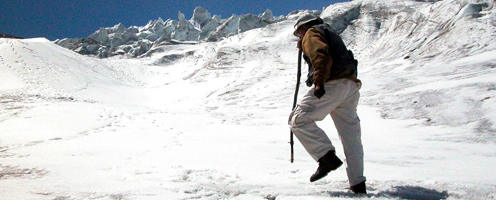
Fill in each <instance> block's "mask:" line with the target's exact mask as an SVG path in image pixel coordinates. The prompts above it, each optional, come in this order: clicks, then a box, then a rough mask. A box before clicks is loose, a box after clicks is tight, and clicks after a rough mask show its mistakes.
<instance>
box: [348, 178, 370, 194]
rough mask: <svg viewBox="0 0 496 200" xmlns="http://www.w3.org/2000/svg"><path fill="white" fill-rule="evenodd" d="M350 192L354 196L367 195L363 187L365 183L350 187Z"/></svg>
mask: <svg viewBox="0 0 496 200" xmlns="http://www.w3.org/2000/svg"><path fill="white" fill-rule="evenodd" d="M350 189H351V191H353V193H355V194H367V188H366V187H365V181H362V182H361V183H359V184H356V185H354V186H351V187H350Z"/></svg>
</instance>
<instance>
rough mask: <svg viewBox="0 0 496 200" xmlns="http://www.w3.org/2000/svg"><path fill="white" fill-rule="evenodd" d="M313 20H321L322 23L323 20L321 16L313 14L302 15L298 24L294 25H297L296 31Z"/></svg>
mask: <svg viewBox="0 0 496 200" xmlns="http://www.w3.org/2000/svg"><path fill="white" fill-rule="evenodd" d="M313 21H320V22H321V23H322V22H323V20H322V19H321V18H320V17H318V16H315V15H312V14H306V15H303V16H301V17H300V18H299V19H298V21H296V24H295V25H294V27H295V31H294V32H296V31H298V29H299V28H300V27H301V26H303V25H305V24H308V23H310V22H313Z"/></svg>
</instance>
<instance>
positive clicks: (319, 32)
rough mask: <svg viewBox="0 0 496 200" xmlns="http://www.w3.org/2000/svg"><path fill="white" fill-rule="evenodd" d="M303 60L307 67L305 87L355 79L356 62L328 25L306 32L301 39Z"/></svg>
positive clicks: (316, 26)
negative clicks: (331, 81)
mask: <svg viewBox="0 0 496 200" xmlns="http://www.w3.org/2000/svg"><path fill="white" fill-rule="evenodd" d="M302 49H303V53H304V59H305V61H306V62H307V63H308V65H309V75H308V78H309V79H308V80H307V85H309V86H311V84H312V83H313V84H316V85H323V84H324V83H325V82H327V81H330V80H336V79H342V78H347V79H351V80H354V81H358V79H357V61H356V60H355V59H354V57H353V53H352V52H351V51H349V50H348V49H347V48H346V46H345V45H344V42H343V40H342V39H341V37H340V36H339V35H337V34H336V33H334V32H332V31H331V29H330V27H329V25H327V24H319V25H315V26H312V27H311V28H309V29H308V30H307V32H306V33H305V35H304V36H303V39H302Z"/></svg>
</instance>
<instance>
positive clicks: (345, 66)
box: [303, 23, 358, 87]
mask: <svg viewBox="0 0 496 200" xmlns="http://www.w3.org/2000/svg"><path fill="white" fill-rule="evenodd" d="M312 28H315V29H316V30H317V31H319V32H320V33H322V35H324V38H325V39H326V41H325V42H326V43H327V45H328V46H329V47H330V48H329V49H328V54H329V55H330V56H331V58H332V60H333V63H332V66H331V78H330V79H339V78H350V77H355V78H356V77H357V76H358V70H357V66H358V61H357V60H356V59H355V57H354V56H353V52H352V51H350V50H348V49H347V48H346V46H345V44H344V42H343V39H341V37H340V36H339V35H338V34H336V33H335V32H334V31H332V29H331V27H330V26H329V25H328V24H325V23H323V24H317V25H314V26H312ZM303 58H304V59H305V61H306V62H307V63H308V64H309V66H308V75H307V80H306V81H305V82H306V84H307V86H308V87H311V86H312V84H313V72H314V69H313V67H311V66H310V60H309V58H308V57H307V56H304V57H303Z"/></svg>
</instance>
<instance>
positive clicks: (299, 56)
mask: <svg viewBox="0 0 496 200" xmlns="http://www.w3.org/2000/svg"><path fill="white" fill-rule="evenodd" d="M301 54H302V51H301V48H300V49H299V50H298V72H297V73H296V89H295V93H294V99H293V109H292V111H294V109H295V107H296V101H297V99H298V90H300V77H301ZM293 117H294V116H293ZM289 144H290V145H291V163H293V162H294V150H293V144H294V141H293V131H291V130H290V131H289Z"/></svg>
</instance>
